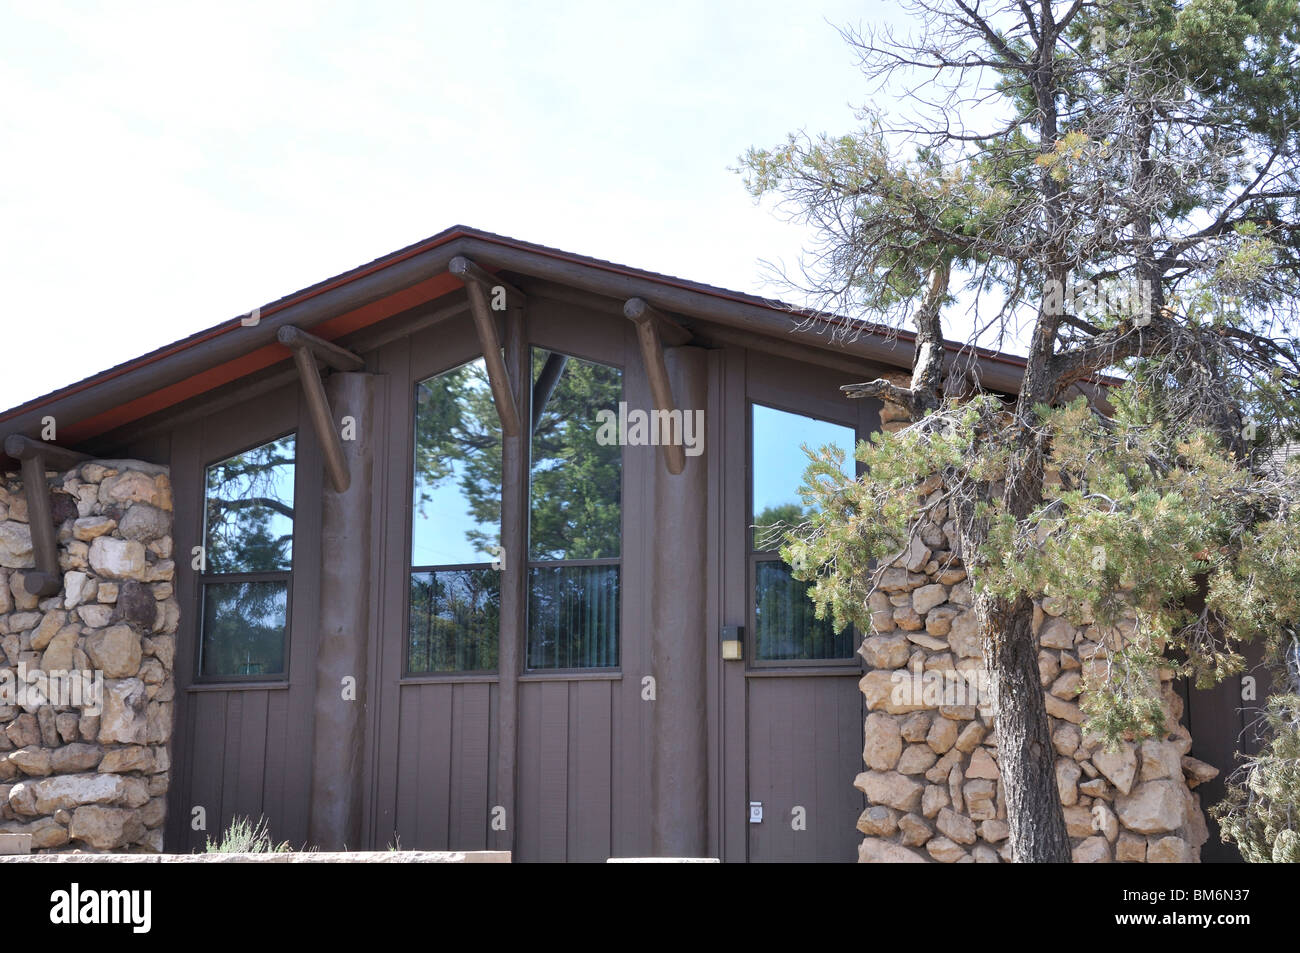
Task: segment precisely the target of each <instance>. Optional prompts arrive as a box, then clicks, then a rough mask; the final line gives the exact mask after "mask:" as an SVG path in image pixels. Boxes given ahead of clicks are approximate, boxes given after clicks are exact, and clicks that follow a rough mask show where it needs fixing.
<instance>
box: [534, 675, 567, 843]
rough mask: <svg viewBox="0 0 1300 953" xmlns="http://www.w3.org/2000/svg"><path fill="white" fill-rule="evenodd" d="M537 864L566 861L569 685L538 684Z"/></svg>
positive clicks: (565, 683)
mask: <svg viewBox="0 0 1300 953" xmlns="http://www.w3.org/2000/svg"><path fill="white" fill-rule="evenodd" d="M540 687H541V696H542V698H541V703H542V704H541V708H542V710H541V724H540V726H539V727H540V729H541V745H540V749H541V750H540V755H541V763H540V765H539V771H538V780H539V782H540V783H539V790H538V800H539V803H538V807H539V809H540V810H539V817H538V832H537V834H538V848H539V850H538V854H539V856H538V858H537V859H538V860H540V861H543V862H560V863H562V862H564V861H565V860H567V859H568V853H567V847H568V799H569V790H568V783H569V684H568V683H567V682H542V683H541V685H540Z"/></svg>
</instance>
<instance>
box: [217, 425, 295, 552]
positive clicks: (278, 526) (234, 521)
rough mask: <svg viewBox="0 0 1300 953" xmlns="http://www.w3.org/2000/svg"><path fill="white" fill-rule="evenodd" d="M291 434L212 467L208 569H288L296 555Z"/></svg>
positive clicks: (292, 439) (292, 443)
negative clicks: (294, 550) (294, 551)
mask: <svg viewBox="0 0 1300 953" xmlns="http://www.w3.org/2000/svg"><path fill="white" fill-rule="evenodd" d="M293 466H294V438H293V436H292V435H290V436H287V437H284V438H283V439H280V440H276V441H274V442H272V443H268V444H264V445H263V446H260V447H254V448H253V449H252V450H247V451H245V452H244V453H240V454H236V455H235V456H233V457H230V458H229V459H226V460H223V461H221V462H220V463H215V464H213V465H212V466H210V467H208V472H207V514H206V516H207V548H206V552H205V554H204V555H205V559H206V562H207V571H208V572H210V573H233V572H266V571H271V570H277V569H288V568H289V567H290V564H291V562H292V558H293Z"/></svg>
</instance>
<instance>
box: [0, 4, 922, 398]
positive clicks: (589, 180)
mask: <svg viewBox="0 0 1300 953" xmlns="http://www.w3.org/2000/svg"><path fill="white" fill-rule="evenodd" d="M882 17H891V18H897V17H898V14H897V11H896V10H895V9H894V5H893V4H892V3H889V2H885V0H856V2H849V0H821V2H820V3H818V4H815V5H813V4H804V3H793V2H790V0H784V2H770V0H763V2H702V0H697V2H677V0H669V2H656V3H653V4H645V3H637V4H632V3H623V2H615V0H602V2H591V3H582V2H568V3H545V4H533V3H525V2H521V0H517V2H514V3H502V2H482V0H480V2H475V3H455V4H452V3H422V4H421V3H394V2H386V3H366V4H363V3H332V4H323V3H318V4H310V5H309V4H305V3H289V2H264V3H244V2H237V3H222V4H220V5H217V4H197V3H195V4H189V3H160V4H154V3H130V4H114V5H111V6H110V5H104V6H91V5H83V4H59V5H55V4H47V3H40V4H31V3H18V2H7V0H3V2H0V90H3V94H2V95H0V173H3V174H2V175H0V283H2V284H0V288H2V292H3V293H2V294H0V308H3V311H2V312H0V322H3V331H4V340H5V342H6V345H7V346H8V347H9V349H10V350H9V351H8V353H7V354H6V360H5V361H4V363H3V367H4V371H5V373H4V374H3V375H0V408H4V407H10V406H13V405H15V404H18V403H21V402H22V401H24V400H27V399H30V398H32V397H35V396H38V395H40V394H43V393H46V392H48V391H50V390H53V389H55V388H57V387H61V386H63V385H65V384H68V383H71V382H72V381H74V380H78V379H80V378H82V377H85V376H87V375H89V374H92V373H95V372H96V371H99V370H102V369H104V368H106V367H109V366H111V365H113V364H116V363H118V362H120V361H123V360H126V359H129V358H131V357H134V356H136V355H138V354H141V353H143V352H145V351H148V350H150V349H152V348H154V347H157V346H159V345H162V344H165V343H168V342H170V341H173V340H176V339H177V338H180V337H183V336H185V335H186V334H189V333H191V332H193V331H195V330H198V329H200V328H204V327H208V326H210V325H213V324H216V323H217V322H220V321H223V320H226V319H228V318H230V317H233V316H235V315H237V314H240V313H242V312H246V311H248V310H249V309H251V308H252V307H254V306H256V305H259V304H263V303H265V302H267V301H270V300H272V299H275V298H278V297H280V296H282V295H284V294H287V293H290V292H292V291H295V290H297V289H299V288H301V287H304V286H306V285H308V284H311V283H313V282H315V281H319V280H321V279H323V278H326V277H328V276H330V275H333V274H336V273H338V272H340V271H344V270H347V269H349V268H351V267H354V266H356V265H359V264H361V263H363V262H365V261H368V260H370V259H372V258H375V257H377V256H379V255H382V254H384V253H387V252H389V251H392V250H394V249H396V248H399V247H401V246H403V245H406V244H409V243H411V242H413V241H416V240H418V239H420V238H423V237H426V236H428V235H432V234H434V233H435V232H438V231H440V230H442V229H443V228H445V227H447V226H448V225H452V224H455V223H463V224H467V225H471V226H475V227H479V228H484V229H488V230H492V231H497V232H502V233H505V234H507V235H512V236H515V237H518V238H522V239H526V240H529V241H536V242H542V243H545V244H549V245H556V246H559V247H561V248H565V249H568V250H571V251H576V252H581V253H586V254H592V255H596V256H599V257H602V258H609V259H613V260H615V261H620V262H624V263H627V264H630V265H633V266H636V267H641V268H648V269H653V270H657V271H665V272H668V273H671V274H677V275H681V276H684V277H688V278H693V279H696V280H700V281H706V282H709V283H712V284H718V285H723V286H726V287H731V288H735V289H738V290H742V291H752V292H760V293H767V294H776V293H783V292H782V289H778V288H774V287H772V286H767V285H765V284H764V283H763V274H762V270H761V268H760V266H759V264H758V261H759V259H762V258H768V259H784V260H785V261H787V262H793V261H794V260H796V259H797V256H798V252H799V249H800V247H801V246H802V245H803V244H804V242H805V236H804V234H803V233H802V232H801V231H800V230H799V229H798V228H796V227H795V226H792V225H788V224H786V223H784V222H782V221H780V220H779V219H778V218H776V217H775V216H774V215H773V214H772V213H771V211H770V210H769V209H766V208H757V207H755V206H754V204H753V202H752V200H751V199H750V198H749V196H748V195H747V194H746V192H745V190H744V188H743V186H742V185H741V181H740V177H739V176H738V175H736V174H735V173H733V172H730V171H728V168H729V167H732V166H734V165H735V164H736V161H737V157H738V156H739V155H740V154H741V153H742V152H743V151H744V150H745V149H746V148H747V147H748V146H750V145H751V144H752V145H771V144H774V143H776V142H778V141H780V140H781V139H782V138H783V136H784V135H785V133H786V132H788V131H791V130H794V129H799V128H806V129H807V130H808V131H809V132H813V133H816V132H821V131H828V132H842V131H849V130H851V129H853V128H855V127H856V125H857V122H856V120H855V119H854V117H853V109H852V107H853V106H856V105H861V104H862V103H863V102H864V100H865V98H866V95H867V90H866V86H865V83H864V81H863V80H862V79H861V77H860V76H859V74H858V73H857V71H856V69H855V67H854V65H853V57H852V56H851V54H850V51H849V49H848V48H847V47H846V45H845V44H844V43H843V41H842V40H841V39H840V37H839V35H838V34H837V33H836V31H835V30H834V28H833V27H832V25H831V24H837V25H839V24H846V23H857V22H859V21H861V22H872V21H874V20H879V19H881V18H882ZM827 21H829V22H827Z"/></svg>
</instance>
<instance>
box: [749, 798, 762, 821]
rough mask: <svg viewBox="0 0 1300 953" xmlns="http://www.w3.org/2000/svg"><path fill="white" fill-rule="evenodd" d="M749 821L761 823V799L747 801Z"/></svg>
mask: <svg viewBox="0 0 1300 953" xmlns="http://www.w3.org/2000/svg"><path fill="white" fill-rule="evenodd" d="M749 823H751V824H762V823H763V802H762V801H750V802H749Z"/></svg>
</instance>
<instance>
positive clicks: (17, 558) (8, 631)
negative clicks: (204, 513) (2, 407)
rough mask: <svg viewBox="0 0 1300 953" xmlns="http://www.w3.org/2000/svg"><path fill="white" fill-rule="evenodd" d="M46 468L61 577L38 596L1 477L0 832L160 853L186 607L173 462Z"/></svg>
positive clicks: (14, 489) (41, 846)
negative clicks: (175, 532) (177, 589)
mask: <svg viewBox="0 0 1300 953" xmlns="http://www.w3.org/2000/svg"><path fill="white" fill-rule="evenodd" d="M46 476H47V482H48V487H47V492H48V493H49V495H50V504H51V512H52V514H53V521H54V523H55V525H56V528H57V539H58V559H59V569H60V571H61V572H62V574H63V586H62V589H61V590H60V591H59V592H58V593H57V594H55V595H52V596H49V597H37V596H34V595H31V594H29V593H28V591H27V589H26V588H25V586H24V584H23V583H24V578H25V571H26V570H31V569H33V568H35V561H34V555H33V550H32V534H31V527H30V526H29V525H28V521H27V499H26V496H25V493H24V489H23V487H22V485H21V482H20V481H19V480H18V478H17V476H16V475H15V474H12V473H10V474H6V475H0V689H4V691H3V692H0V833H23V834H31V835H32V850H33V852H34V853H56V852H64V851H72V850H79V851H83V852H107V851H116V852H131V853H135V852H158V851H161V850H162V849H163V821H164V816H165V814H166V799H167V787H168V780H169V768H170V765H171V751H170V747H169V744H170V740H171V731H172V706H173V696H174V692H175V681H174V679H173V675H172V666H173V660H174V658H175V654H176V629H177V623H178V621H179V617H180V613H179V607H178V604H177V601H176V597H175V594H174V591H173V583H174V577H175V564H174V562H173V554H172V497H171V483H170V480H169V478H168V474H167V469H166V468H165V467H160V466H156V465H153V464H148V463H141V462H138V461H129V460H99V461H92V462H89V463H86V464H83V465H81V466H79V467H77V468H76V469H74V470H71V471H68V472H65V473H47V475H46ZM51 673H56V674H53V675H51ZM63 673H68V674H66V675H65V674H63ZM97 685H98V686H100V687H101V688H102V697H98V698H97V697H96V686H97ZM78 702H79V704H78Z"/></svg>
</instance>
